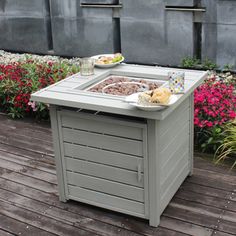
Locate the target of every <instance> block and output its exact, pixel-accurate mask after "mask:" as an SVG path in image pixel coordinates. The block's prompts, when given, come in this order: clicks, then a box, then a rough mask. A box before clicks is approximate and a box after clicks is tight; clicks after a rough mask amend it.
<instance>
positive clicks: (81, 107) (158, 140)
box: [32, 64, 207, 227]
mask: <svg viewBox="0 0 236 236" xmlns="http://www.w3.org/2000/svg"><path fill="white" fill-rule="evenodd" d="M173 70H174V71H178V70H177V69H172V68H162V67H151V66H137V65H125V64H122V65H119V66H117V67H115V68H111V69H95V74H94V75H93V76H88V77H83V76H81V75H80V74H75V75H73V76H70V77H68V78H66V79H64V80H62V81H60V82H58V83H56V84H54V85H51V86H49V87H47V88H45V89H42V90H40V91H38V92H36V93H34V94H32V100H34V101H38V102H44V103H47V104H50V115H51V124H52V133H53V141H54V150H55V158H56V168H57V177H58V186H59V196H60V200H61V201H63V202H65V201H67V200H69V199H73V200H76V201H79V202H84V203H88V204H91V205H95V206H99V207H103V208H107V209H110V210H114V211H118V212H122V213H125V214H130V215H133V216H137V217H141V218H145V219H149V224H150V225H151V226H155V227H156V226H158V224H159V222H160V215H161V214H162V212H163V210H164V209H165V207H166V206H167V205H168V203H169V202H170V200H171V198H172V197H173V196H174V194H175V192H176V191H177V190H178V188H179V187H180V185H181V184H182V182H183V181H184V179H185V178H186V177H187V176H188V175H190V174H191V173H192V168H193V91H194V89H195V88H196V87H197V86H198V85H199V84H200V83H201V82H202V81H203V80H204V79H205V78H206V76H207V73H206V72H203V71H190V70H184V72H185V93H184V94H182V95H178V99H177V101H176V102H175V103H174V104H172V105H171V106H170V107H167V108H165V109H163V110H160V111H152V112H150V111H142V110H138V109H137V108H136V107H133V106H132V105H130V104H128V103H126V102H125V97H121V96H114V95H107V94H101V93H96V92H90V91H88V88H89V87H91V86H92V85H93V84H96V83H98V82H99V81H101V80H104V79H105V78H107V77H109V76H129V77H136V78H137V77H138V78H142V79H145V78H146V79H147V78H148V79H151V80H158V81H159V80H160V81H167V74H168V72H169V71H173ZM181 71H183V70H181Z"/></svg>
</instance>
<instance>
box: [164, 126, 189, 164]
mask: <svg viewBox="0 0 236 236" xmlns="http://www.w3.org/2000/svg"><path fill="white" fill-rule="evenodd" d="M188 132H189V124H188V123H187V124H185V125H184V127H180V130H179V131H178V132H177V133H176V134H173V137H172V139H171V140H170V141H169V142H168V145H167V146H166V147H165V148H164V149H162V147H161V148H160V155H161V157H160V158H161V160H163V164H162V163H161V166H164V165H165V163H166V162H167V161H168V159H169V158H170V157H171V156H172V155H174V153H175V152H176V149H178V147H179V145H180V144H182V143H183V142H186V141H187V142H186V143H185V145H186V146H187V147H188V149H189V140H188V138H189V133H188Z"/></svg>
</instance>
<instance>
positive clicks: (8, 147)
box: [0, 115, 236, 236]
mask: <svg viewBox="0 0 236 236" xmlns="http://www.w3.org/2000/svg"><path fill="white" fill-rule="evenodd" d="M6 235H26V236H41V235H48V236H51V235H61V236H74V235H75V236H80V235H86V236H87V235H88V236H89V235H104V236H105V235H106V236H110V235H122V236H126V235H127V236H141V235H158V236H174V235H176V236H181V235H183V236H184V235H194V236H213V235H215V236H230V235H236V172H233V171H231V172H229V171H228V169H225V168H223V167H219V166H214V165H213V164H211V163H210V162H208V161H205V160H203V159H201V158H200V157H197V156H196V157H195V168H194V175H193V176H192V177H188V178H187V179H186V180H185V182H184V183H183V184H182V186H181V188H180V189H179V191H178V192H177V193H176V194H175V196H174V198H173V199H172V201H171V203H170V204H169V205H168V207H167V208H166V210H165V211H164V213H163V215H162V217H161V223H160V226H159V227H158V228H152V227H150V226H149V225H148V221H145V220H142V219H138V218H135V217H131V216H127V215H124V214H119V213H115V212H111V211H108V210H104V209H101V208H97V207H93V206H89V205H86V204H82V203H78V202H74V201H69V202H68V203H61V202H59V200H58V193H57V180H56V173H55V166H54V158H53V148H52V138H51V131H50V127H49V125H39V124H35V123H32V122H30V121H29V122H27V121H13V120H9V119H7V117H6V116H4V115H0V236H6Z"/></svg>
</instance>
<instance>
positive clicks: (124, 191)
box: [67, 171, 144, 203]
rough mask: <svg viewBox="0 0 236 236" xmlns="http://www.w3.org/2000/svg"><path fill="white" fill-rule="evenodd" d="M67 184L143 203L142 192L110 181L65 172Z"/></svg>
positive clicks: (140, 189)
mask: <svg viewBox="0 0 236 236" xmlns="http://www.w3.org/2000/svg"><path fill="white" fill-rule="evenodd" d="M67 178H68V184H70V185H74V186H78V187H82V188H86V189H91V190H94V191H98V192H102V193H106V194H109V195H113V196H117V197H121V198H126V199H130V200H133V201H137V202H142V203H144V190H143V189H142V188H139V187H134V186H131V185H126V184H121V183H117V182H114V181H110V180H105V179H101V178H96V177H92V176H88V175H84V174H78V173H74V172H69V171H67Z"/></svg>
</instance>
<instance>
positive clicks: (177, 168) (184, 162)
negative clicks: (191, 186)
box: [161, 152, 188, 196]
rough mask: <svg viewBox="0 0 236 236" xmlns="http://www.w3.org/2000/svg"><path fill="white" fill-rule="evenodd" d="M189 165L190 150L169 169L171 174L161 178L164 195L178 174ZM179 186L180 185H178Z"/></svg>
mask: <svg viewBox="0 0 236 236" xmlns="http://www.w3.org/2000/svg"><path fill="white" fill-rule="evenodd" d="M186 166H188V152H187V153H185V154H183V156H182V158H181V159H179V160H178V161H177V162H176V164H175V165H174V166H173V167H172V168H171V167H170V170H169V175H168V177H166V178H165V179H163V180H161V193H162V196H163V195H164V194H166V191H167V190H168V189H170V186H171V185H173V184H174V182H175V179H176V177H177V176H179V175H181V173H182V172H183V169H185V167H186ZM178 188H179V186H178Z"/></svg>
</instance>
